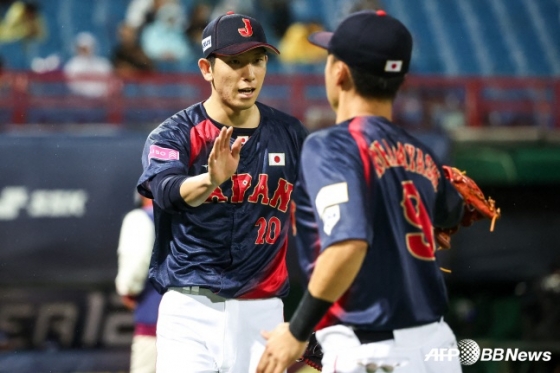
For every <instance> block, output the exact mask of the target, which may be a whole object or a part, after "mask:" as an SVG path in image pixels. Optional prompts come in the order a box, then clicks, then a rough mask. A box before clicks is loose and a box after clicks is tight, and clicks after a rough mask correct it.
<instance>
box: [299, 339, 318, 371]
mask: <svg viewBox="0 0 560 373" xmlns="http://www.w3.org/2000/svg"><path fill="white" fill-rule="evenodd" d="M322 359H323V350H322V349H321V345H320V344H319V342H317V337H316V336H315V333H313V334H311V337H310V338H309V343H307V347H306V348H305V351H304V352H303V355H302V356H301V357H300V358H299V359H298V360H297V361H298V362H301V361H303V362H304V363H305V364H307V365H309V366H310V367H312V368H315V369H317V370H318V371H321V369H323V364H321V360H322Z"/></svg>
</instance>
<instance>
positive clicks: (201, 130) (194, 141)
mask: <svg viewBox="0 0 560 373" xmlns="http://www.w3.org/2000/svg"><path fill="white" fill-rule="evenodd" d="M219 134H220V130H219V129H218V127H216V126H215V125H214V123H212V121H211V120H210V119H205V120H203V121H202V122H200V123H198V124H197V125H196V126H194V127H193V128H191V133H190V136H191V155H190V159H189V167H191V166H192V165H193V163H194V161H195V160H196V158H197V157H198V155H199V154H200V152H201V151H202V149H203V148H204V147H205V146H206V145H207V144H209V143H211V142H212V141H214V139H215V138H216V137H218V135H219ZM205 163H206V162H205Z"/></svg>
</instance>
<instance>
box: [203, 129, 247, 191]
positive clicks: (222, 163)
mask: <svg viewBox="0 0 560 373" xmlns="http://www.w3.org/2000/svg"><path fill="white" fill-rule="evenodd" d="M232 133H233V127H227V128H226V127H222V130H221V131H220V134H219V135H218V137H217V138H216V141H215V142H214V146H213V147H212V151H211V152H210V156H209V157H208V175H209V177H210V182H211V183H212V184H213V185H215V186H218V185H220V184H222V183H223V182H224V181H226V180H228V179H229V178H230V177H231V175H233V173H234V172H235V170H237V166H238V165H239V153H240V152H241V146H242V139H241V138H237V139H236V140H235V142H234V143H233V145H232V146H231V148H230V145H229V144H230V141H231V134H232Z"/></svg>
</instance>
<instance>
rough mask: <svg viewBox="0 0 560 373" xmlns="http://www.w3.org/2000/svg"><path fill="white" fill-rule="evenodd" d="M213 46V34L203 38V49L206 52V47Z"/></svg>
mask: <svg viewBox="0 0 560 373" xmlns="http://www.w3.org/2000/svg"><path fill="white" fill-rule="evenodd" d="M211 46H212V36H207V37H205V38H204V39H202V51H203V52H206V49H208V48H210V47H211Z"/></svg>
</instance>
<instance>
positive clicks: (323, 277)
mask: <svg viewBox="0 0 560 373" xmlns="http://www.w3.org/2000/svg"><path fill="white" fill-rule="evenodd" d="M310 41H311V42H312V43H314V44H316V45H318V46H321V47H323V48H326V49H327V50H328V52H329V55H328V59H327V64H326V67H325V84H326V91H327V98H328V100H329V103H330V104H331V106H332V108H333V109H334V111H335V112H336V121H337V125H336V126H334V127H332V128H328V129H326V130H322V131H319V132H316V133H314V134H312V135H310V136H309V137H308V138H307V140H306V141H305V144H304V146H303V150H302V160H301V162H302V163H301V166H300V167H301V176H300V178H299V181H298V184H297V185H296V190H295V191H294V196H295V197H294V198H295V203H296V205H297V209H296V222H297V239H298V246H299V251H300V254H301V258H302V261H303V265H304V267H305V269H306V270H307V273H311V277H310V281H309V284H308V288H307V292H306V293H305V294H304V296H303V298H302V300H301V302H300V304H299V306H298V308H297V310H296V312H295V313H294V316H293V318H292V319H291V320H290V323H289V324H287V323H285V324H281V325H279V326H278V327H277V328H276V329H275V330H273V331H272V332H264V333H263V335H264V336H265V337H266V338H267V339H268V342H267V347H266V350H265V352H264V353H263V355H262V358H261V361H260V363H259V366H258V370H257V371H258V372H259V373H279V372H281V371H282V370H283V369H284V368H285V367H286V366H288V365H289V364H291V363H292V362H293V361H294V359H296V358H298V357H299V356H301V354H302V353H303V351H304V349H305V347H306V341H307V340H308V338H309V337H310V335H311V333H312V331H313V330H314V329H316V330H317V332H316V337H317V340H318V342H319V343H320V345H321V346H322V348H323V351H324V356H323V359H322V365H323V372H335V371H336V372H337V373H350V372H362V373H363V372H366V370H367V372H390V371H395V372H401V373H404V372H410V373H412V372H414V373H417V372H446V373H454V372H460V371H461V368H460V363H459V360H458V357H456V356H455V357H453V358H451V359H445V361H433V359H432V361H427V362H426V361H424V360H425V356H426V354H428V353H429V352H430V350H431V349H432V348H456V339H455V336H454V334H453V332H452V331H451V330H450V328H449V327H448V325H447V324H446V323H445V322H444V321H443V319H442V315H443V314H444V312H445V311H446V307H447V294H446V289H445V284H444V279H443V277H442V273H441V271H440V270H439V268H438V265H437V263H436V260H435V256H434V252H435V244H434V233H433V228H434V226H438V227H451V226H455V225H457V224H458V223H459V221H460V219H461V216H462V212H463V200H462V198H461V197H460V195H459V194H458V192H457V191H456V190H455V189H454V188H453V186H452V185H451V184H450V182H449V181H448V180H447V179H446V178H445V177H444V175H443V172H442V168H441V166H440V165H439V164H438V163H437V161H436V159H435V157H434V155H433V154H432V152H431V151H430V149H428V148H427V147H425V146H424V145H423V144H421V143H420V142H419V141H417V140H416V139H415V138H414V137H412V136H410V135H409V134H408V133H407V132H406V131H404V130H403V129H402V128H399V127H398V126H397V125H396V124H394V123H392V122H391V116H392V102H393V99H394V97H395V96H396V94H397V91H398V89H399V87H400V85H401V84H402V82H403V81H404V77H405V74H406V73H407V71H408V69H409V64H410V57H411V52H412V37H411V35H410V33H409V31H408V30H407V28H406V27H405V26H404V25H403V24H402V23H401V22H399V21H398V20H397V19H395V18H393V17H390V16H388V15H387V14H385V12H383V11H377V12H374V11H361V12H357V13H353V14H351V15H350V16H349V17H347V18H346V19H345V20H344V21H343V22H342V23H341V24H340V25H339V27H338V28H337V29H336V31H335V32H334V33H329V32H320V33H316V34H312V35H311V36H310ZM315 259H316V260H315Z"/></svg>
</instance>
